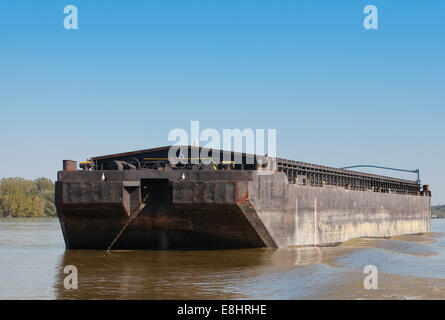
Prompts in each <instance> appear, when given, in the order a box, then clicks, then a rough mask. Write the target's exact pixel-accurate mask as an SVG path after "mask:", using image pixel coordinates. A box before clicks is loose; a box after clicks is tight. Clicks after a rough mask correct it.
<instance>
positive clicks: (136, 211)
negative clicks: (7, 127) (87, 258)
mask: <svg viewBox="0 0 445 320" xmlns="http://www.w3.org/2000/svg"><path fill="white" fill-rule="evenodd" d="M147 199H148V193H147V194H146V195H145V197H144V199H142V201H141V202H139V204H138V205H137V207H136V208H134V210H133V212H132V213H131V214H130V217H129V218H128V221H127V223H126V224H125V225H124V226H123V228H122V229H121V230H120V231H119V233H118V234H117V235H116V236H115V237H114V239H113V241H111V243H110V245H109V246H108V249H107V251H108V252H110V250H111V248H112V247H113V246H114V244H115V243H116V241H117V240H119V238H120V237H121V235H122V233H124V231H125V229H127V227H128V225H129V224H130V222H131V221H133V219H135V218H136V217H137V216H138V215H139V213H141V212H142V209H144V207H145V201H146V200H147Z"/></svg>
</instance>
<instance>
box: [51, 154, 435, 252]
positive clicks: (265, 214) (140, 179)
mask: <svg viewBox="0 0 445 320" xmlns="http://www.w3.org/2000/svg"><path fill="white" fill-rule="evenodd" d="M171 148H172V147H171V146H166V147H161V148H154V149H148V150H141V151H134V152H127V153H120V154H113V155H107V156H100V157H93V158H91V160H90V161H86V162H80V163H79V166H80V169H78V167H77V166H78V164H77V162H76V161H71V160H64V167H63V170H62V171H59V172H58V180H57V181H56V195H55V202H56V207H57V213H58V217H59V220H60V224H61V228H62V232H63V236H64V240H65V244H66V248H67V249H99V250H104V249H110V248H112V249H153V248H160V249H168V248H171V249H173V248H182V249H184V248H189V249H226V248H254V247H272V248H282V247H290V246H322V245H335V244H338V243H341V242H344V241H346V240H348V239H351V238H358V237H391V236H396V235H404V234H419V233H426V232H429V231H430V217H431V211H430V210H431V209H430V208H431V192H430V191H429V188H428V186H427V185H421V184H420V182H419V181H411V180H405V179H397V178H391V177H386V176H380V175H374V174H367V173H363V172H356V171H351V170H343V169H337V168H332V167H326V166H321V165H315V164H308V163H304V162H298V161H293V160H286V159H280V158H274V159H272V158H269V157H267V156H257V155H249V154H244V153H236V152H230V151H222V150H206V149H202V148H201V147H192V146H185V147H181V148H182V149H180V152H181V153H180V154H181V155H183V154H182V151H181V150H184V151H185V152H184V154H187V155H193V154H198V155H201V154H202V152H203V151H205V154H206V155H208V156H209V157H210V158H211V161H210V162H209V161H203V160H202V159H203V158H193V157H190V158H189V157H187V158H186V159H190V160H191V161H190V162H188V163H185V164H184V163H182V162H179V163H176V162H177V161H172V158H171V157H169V150H171ZM227 159H228V160H227Z"/></svg>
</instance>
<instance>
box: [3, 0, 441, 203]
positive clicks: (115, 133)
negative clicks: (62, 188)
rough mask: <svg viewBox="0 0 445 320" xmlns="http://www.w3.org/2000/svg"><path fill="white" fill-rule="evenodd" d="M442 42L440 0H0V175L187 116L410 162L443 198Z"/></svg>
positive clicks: (38, 167)
mask: <svg viewBox="0 0 445 320" xmlns="http://www.w3.org/2000/svg"><path fill="white" fill-rule="evenodd" d="M69 4H72V5H75V6H76V7H77V9H78V29H77V30H66V29H65V28H64V19H65V17H66V16H67V14H64V12H63V9H64V7H65V6H66V5H69ZM368 4H372V5H375V6H376V7H377V9H378V29H377V30H366V29H365V28H364V27H363V20H364V18H365V17H366V14H364V13H363V9H364V7H365V6H366V5H368ZM444 40H445V2H444V1H441V0H437V1H433V0H431V1H424V2H420V1H398V0H392V1H371V0H369V1H344V0H339V1H319V0H315V1H314V0H312V1H294V0H291V1H284V0H275V1H272V0H270V1H262V0H255V1H253V0H236V1H235V0H224V1H222V0H220V1H213V0H202V1H197V0H190V1H184V0H181V1H173V0H162V1H154V0H148V1H98V0H97V1H91V0H89V1H71V0H66V1H62V0H58V1H51V0H46V1H23V0H14V1H12V0H3V1H1V2H0V137H1V138H0V157H1V160H0V164H1V165H0V178H1V177H13V176H21V177H25V178H30V179H34V178H36V177H39V176H45V177H48V178H51V179H53V180H55V179H56V173H57V171H58V170H61V168H62V160H63V159H73V160H80V161H82V160H85V159H87V158H90V157H91V156H98V155H104V154H110V153H117V152H125V151H132V150H138V149H146V148H151V147H157V146H163V145H169V144H171V142H169V141H168V134H169V132H170V130H172V129H174V128H183V129H185V130H187V131H189V130H190V121H192V120H198V121H200V127H201V129H205V128H215V129H217V130H219V131H221V132H222V130H223V129H225V128H228V129H231V128H240V129H245V128H252V129H266V130H267V129H270V128H272V129H276V130H277V154H278V156H280V157H283V158H289V159H294V160H298V161H305V162H311V163H317V164H323V165H329V166H334V167H343V166H347V165H354V164H364V163H365V164H373V165H380V166H389V167H395V168H403V169H415V168H419V169H420V173H421V179H422V183H425V184H429V185H430V187H431V190H432V193H433V204H445V173H444V163H445V161H444V160H443V159H445V148H444V145H445V142H444V141H445V133H444V123H445V41H444ZM366 172H375V173H379V174H386V175H388V174H389V175H393V176H396V177H403V178H408V179H413V180H414V179H415V175H412V174H400V173H392V172H383V171H380V170H376V169H374V170H367V171H366Z"/></svg>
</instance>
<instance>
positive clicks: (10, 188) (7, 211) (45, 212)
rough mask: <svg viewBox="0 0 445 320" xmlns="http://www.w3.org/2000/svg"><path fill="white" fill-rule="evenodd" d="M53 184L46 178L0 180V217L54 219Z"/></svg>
mask: <svg viewBox="0 0 445 320" xmlns="http://www.w3.org/2000/svg"><path fill="white" fill-rule="evenodd" d="M54 216H56V206H55V205H54V183H53V182H52V181H51V180H50V179H47V178H43V177H42V178H37V179H35V180H27V179H24V178H4V179H1V180H0V217H54Z"/></svg>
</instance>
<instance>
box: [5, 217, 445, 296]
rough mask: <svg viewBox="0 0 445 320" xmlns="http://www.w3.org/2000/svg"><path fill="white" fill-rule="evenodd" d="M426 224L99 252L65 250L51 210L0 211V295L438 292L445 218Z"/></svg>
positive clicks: (442, 283)
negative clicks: (332, 238)
mask: <svg viewBox="0 0 445 320" xmlns="http://www.w3.org/2000/svg"><path fill="white" fill-rule="evenodd" d="M431 224H432V232H431V233H428V234H423V235H410V236H400V237H394V238H391V239H354V240H350V241H348V242H346V243H343V244H341V245H339V246H335V247H320V248H312V247H311V248H309V247H307V248H288V249H278V250H272V249H246V250H218V251H208V250H206V251H160V250H159V251H113V252H111V253H106V252H104V251H66V250H65V247H64V243H63V237H62V232H61V230H60V225H59V222H58V220H57V219H51V218H48V219H45V218H41V219H0V299H445V219H435V220H432V222H431ZM67 265H74V266H76V268H77V270H78V289H77V290H66V289H65V288H64V286H63V279H64V277H65V276H67V275H66V274H64V273H63V269H64V267H65V266H67ZM367 265H373V266H375V267H376V268H377V272H378V273H377V280H378V281H377V285H378V289H375V290H366V289H365V288H364V285H363V281H364V279H365V277H366V276H367V274H364V273H363V270H364V268H365V266H367Z"/></svg>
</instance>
